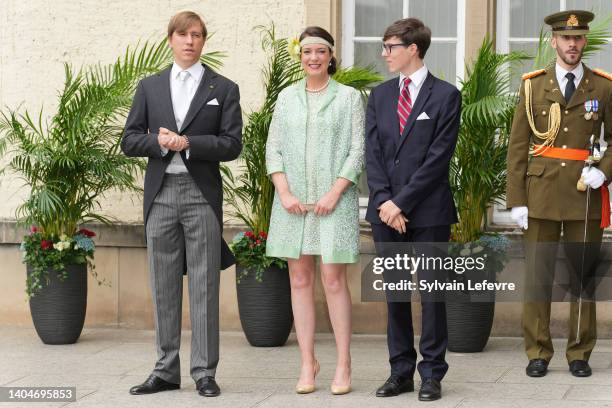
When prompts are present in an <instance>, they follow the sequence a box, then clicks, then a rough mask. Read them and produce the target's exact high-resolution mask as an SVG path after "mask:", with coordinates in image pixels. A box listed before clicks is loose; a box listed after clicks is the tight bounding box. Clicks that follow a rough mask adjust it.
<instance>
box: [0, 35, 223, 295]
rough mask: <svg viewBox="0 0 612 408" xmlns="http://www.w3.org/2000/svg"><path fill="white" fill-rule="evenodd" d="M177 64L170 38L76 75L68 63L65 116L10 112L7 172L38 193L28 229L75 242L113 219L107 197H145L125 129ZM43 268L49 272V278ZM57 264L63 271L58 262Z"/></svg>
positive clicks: (25, 220)
mask: <svg viewBox="0 0 612 408" xmlns="http://www.w3.org/2000/svg"><path fill="white" fill-rule="evenodd" d="M222 56H223V54H222V53H219V52H215V53H210V54H205V55H204V56H203V57H202V60H203V61H204V62H206V63H208V64H209V65H210V66H212V67H219V66H220V59H219V58H220V57H222ZM171 61H172V52H171V50H170V48H169V47H168V46H167V43H166V39H163V40H161V41H159V42H155V43H149V42H145V43H144V44H142V45H137V46H136V47H134V48H128V49H127V50H126V52H125V55H124V56H122V57H121V58H118V59H117V61H116V62H115V63H114V64H110V65H107V66H102V65H99V64H98V65H95V66H90V67H85V68H82V69H80V70H76V71H75V70H73V69H72V67H71V66H70V65H69V64H67V63H66V64H64V70H65V82H64V88H63V89H62V90H61V91H60V93H59V101H58V102H59V103H58V108H57V112H56V113H55V114H54V115H53V116H52V117H51V118H50V119H49V120H44V119H43V111H42V109H41V111H40V112H39V113H38V115H36V116H34V115H32V114H30V112H29V111H28V110H27V109H26V110H24V111H23V112H18V110H12V109H8V110H7V111H5V112H2V114H1V115H0V154H2V155H4V154H8V155H10V157H12V158H11V159H10V161H9V162H8V164H7V165H6V167H4V168H2V169H1V170H0V173H4V172H5V171H6V170H8V171H10V172H13V173H15V174H16V175H17V176H18V177H19V178H21V179H22V180H23V183H24V185H25V186H27V187H29V188H30V195H29V197H28V198H27V199H26V200H25V202H24V203H23V204H22V205H20V206H19V207H18V209H17V212H16V215H17V218H18V221H19V222H20V223H21V224H31V225H35V226H36V230H37V233H38V234H41V239H43V240H44V241H46V240H51V241H52V242H59V241H63V242H67V241H66V239H65V238H64V239H60V237H72V236H73V235H75V234H76V233H77V229H78V226H79V225H80V224H82V223H85V222H89V221H97V222H101V223H109V222H110V221H111V220H110V218H109V217H107V216H104V215H102V214H100V213H99V210H100V208H101V205H100V200H101V198H102V197H103V196H104V194H105V193H106V192H108V191H109V190H111V189H118V190H119V191H140V187H139V185H138V184H139V183H138V182H137V176H138V174H139V173H140V172H141V171H142V170H143V168H144V161H143V160H141V159H135V158H129V157H126V156H125V155H123V154H122V153H121V151H120V140H121V135H122V133H123V124H124V123H125V117H126V115H127V113H128V111H129V108H130V105H131V102H132V96H133V93H134V90H135V88H136V85H137V83H138V81H139V80H140V79H141V78H143V77H144V76H146V75H151V74H153V73H156V72H158V71H160V70H161V69H162V68H165V67H166V66H168V65H169V64H170V63H171ZM60 247H61V246H60ZM46 253H47V252H44V251H43V252H41V256H42V254H46ZM92 253H93V252H92ZM79 259H81V260H82V262H81V263H84V262H85V260H84V259H82V258H79ZM30 260H31V261H32V259H30ZM42 264H44V262H42V263H41V265H39V268H37V270H38V272H39V273H41V274H42V273H46V270H42V269H45V268H43V267H42V266H43V265H42ZM53 266H54V267H56V269H58V268H59V269H60V270H62V269H63V265H62V263H61V262H58V261H57V260H56V261H55V262H54V264H53ZM30 289H31V288H29V287H28V290H30ZM28 293H29V292H28Z"/></svg>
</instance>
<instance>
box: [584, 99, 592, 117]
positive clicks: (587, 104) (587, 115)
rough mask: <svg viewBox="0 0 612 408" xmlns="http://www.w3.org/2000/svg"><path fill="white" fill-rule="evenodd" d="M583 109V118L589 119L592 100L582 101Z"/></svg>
mask: <svg viewBox="0 0 612 408" xmlns="http://www.w3.org/2000/svg"><path fill="white" fill-rule="evenodd" d="M584 110H585V111H586V113H585V114H584V118H585V119H586V120H591V118H592V117H593V101H592V100H588V101H586V102H585V103H584Z"/></svg>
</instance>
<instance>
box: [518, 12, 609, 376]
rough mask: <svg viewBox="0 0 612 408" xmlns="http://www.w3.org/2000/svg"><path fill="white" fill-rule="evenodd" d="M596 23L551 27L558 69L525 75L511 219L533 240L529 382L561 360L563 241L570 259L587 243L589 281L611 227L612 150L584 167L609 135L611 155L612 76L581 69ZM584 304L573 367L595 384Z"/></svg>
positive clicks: (556, 22) (575, 328) (529, 254)
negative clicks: (558, 322) (555, 295)
mask: <svg viewBox="0 0 612 408" xmlns="http://www.w3.org/2000/svg"><path fill="white" fill-rule="evenodd" d="M593 18H594V15H593V13H591V12H588V11H579V10H572V11H563V12H559V13H555V14H552V15H550V16H548V17H546V18H545V19H544V21H545V22H546V24H548V25H550V26H551V27H552V39H551V45H552V47H553V48H554V49H555V50H556V53H557V56H556V61H555V63H554V64H551V66H549V67H548V68H546V69H541V70H538V71H534V72H530V73H527V74H525V75H523V82H522V84H521V89H520V98H519V105H518V107H517V109H516V113H515V116H514V121H513V123H512V131H511V135H510V143H509V147H508V164H507V166H508V174H507V186H506V201H507V207H508V208H509V209H511V215H512V219H513V220H514V221H515V222H516V223H517V224H518V226H519V227H520V228H523V229H524V230H525V231H524V240H525V243H526V245H525V248H526V250H525V254H526V269H527V270H526V279H525V288H526V299H525V302H524V304H523V323H522V326H523V335H524V338H525V349H526V352H527V357H528V358H529V364H528V366H527V369H526V372H527V375H528V376H531V377H542V376H544V375H546V372H547V369H548V363H549V361H550V359H551V358H552V356H553V345H552V341H551V337H550V330H549V324H550V291H551V288H552V282H553V276H554V272H555V254H556V252H557V251H556V244H557V243H558V242H559V239H560V236H561V231H563V242H564V243H565V245H566V253H568V252H569V251H567V248H568V246H567V245H568V243H575V244H574V245H576V244H578V245H582V246H583V248H584V247H586V246H587V245H584V244H582V243H583V242H587V243H588V251H587V252H586V260H587V264H588V262H590V266H586V267H585V263H584V259H583V260H581V261H580V265H578V266H576V263H575V262H573V263H572V261H571V260H570V264H573V265H574V266H576V267H575V268H574V269H575V270H578V271H580V277H579V279H580V280H582V279H583V278H584V276H582V275H583V274H582V273H583V272H585V271H587V272H588V271H589V270H591V271H592V269H593V265H594V263H595V262H596V258H597V256H598V253H599V248H600V244H601V239H602V234H603V229H604V228H605V227H606V226H608V225H609V223H610V208H609V196H608V189H607V185H608V184H609V182H610V180H612V148H611V149H607V150H606V151H605V152H604V153H602V154H601V157H600V160H599V161H598V163H597V164H596V165H594V166H588V165H586V160H587V159H588V158H593V156H594V155H593V154H592V145H593V143H592V140H594V141H595V143H597V142H598V141H599V139H600V135H601V134H602V133H603V137H604V139H605V140H606V142H607V143H609V144H610V146H612V143H611V142H612V76H611V75H610V74H607V73H605V72H603V71H601V70H597V69H595V70H591V69H589V68H588V67H587V66H586V65H585V64H583V63H582V62H581V58H582V53H583V50H584V47H585V46H586V44H587V38H586V34H587V33H588V32H589V26H588V23H589V22H590V21H591V20H593ZM602 124H603V132H602ZM596 155H597V152H595V156H596ZM595 159H597V157H595ZM579 180H580V181H579ZM578 181H579V182H578ZM587 194H588V195H589V198H588V204H587ZM587 205H588V207H587ZM587 209H588V213H587ZM587 214H588V215H587ZM535 243H538V245H537V248H538V249H536V245H535ZM542 243H547V244H542ZM569 257H570V254H569V253H568V258H569ZM580 287H582V283H581V285H580ZM538 291H539V292H538ZM546 291H548V293H544V292H546ZM581 293H582V292H581ZM578 297H579V301H573V300H574V298H572V302H571V305H570V319H569V321H570V323H569V328H570V332H569V337H568V342H567V349H566V357H567V361H568V363H569V370H570V372H571V373H572V374H573V375H574V376H577V377H588V376H589V375H591V368H590V367H589V364H588V360H589V357H590V354H591V351H592V350H593V347H594V346H595V341H596V321H595V302H594V301H593V299H588V298H585V299H582V297H581V295H579V296H578Z"/></svg>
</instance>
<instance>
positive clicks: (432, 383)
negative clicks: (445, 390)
mask: <svg viewBox="0 0 612 408" xmlns="http://www.w3.org/2000/svg"><path fill="white" fill-rule="evenodd" d="M440 398H442V384H440V381H438V380H434V379H433V378H423V381H422V382H421V389H420V390H419V401H435V400H439V399H440Z"/></svg>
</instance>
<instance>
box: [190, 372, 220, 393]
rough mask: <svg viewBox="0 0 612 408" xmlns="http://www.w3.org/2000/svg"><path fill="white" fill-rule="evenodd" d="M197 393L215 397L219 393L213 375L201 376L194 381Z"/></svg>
mask: <svg viewBox="0 0 612 408" xmlns="http://www.w3.org/2000/svg"><path fill="white" fill-rule="evenodd" d="M196 389H197V390H198V394H200V395H201V396H203V397H216V396H217V395H219V394H221V389H220V388H219V386H218V385H217V382H216V381H215V377H202V378H200V379H199V380H198V381H196Z"/></svg>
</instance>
